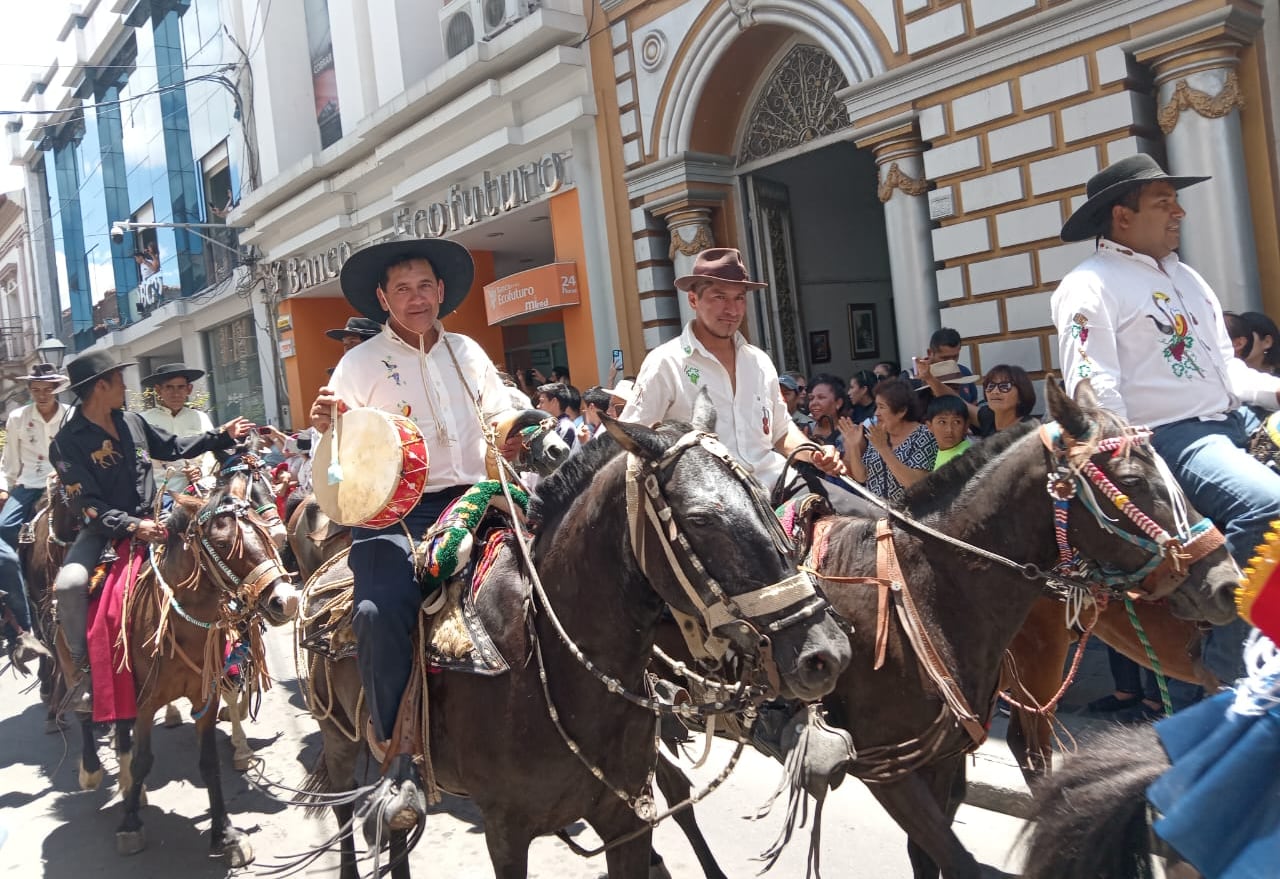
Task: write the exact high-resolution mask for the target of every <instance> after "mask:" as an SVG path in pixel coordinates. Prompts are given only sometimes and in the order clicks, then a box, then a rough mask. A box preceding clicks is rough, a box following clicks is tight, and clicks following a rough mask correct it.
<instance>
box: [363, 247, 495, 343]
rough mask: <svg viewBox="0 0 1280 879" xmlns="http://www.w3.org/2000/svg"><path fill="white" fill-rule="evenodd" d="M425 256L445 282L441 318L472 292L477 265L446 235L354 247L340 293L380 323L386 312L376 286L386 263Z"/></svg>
mask: <svg viewBox="0 0 1280 879" xmlns="http://www.w3.org/2000/svg"><path fill="white" fill-rule="evenodd" d="M414 258H416V259H425V260H426V261H427V262H429V263H431V267H432V268H433V269H435V273H436V277H437V278H439V279H440V281H441V282H442V283H443V284H444V302H442V303H441V304H440V317H444V316H445V315H446V314H448V313H449V312H451V311H453V310H454V309H455V308H457V307H458V306H459V305H461V304H462V300H463V299H466V298H467V293H469V292H470V291H471V281H472V280H473V279H474V278H475V273H476V266H475V263H474V262H473V261H472V259H471V252H470V251H469V250H467V249H466V248H465V247H463V246H462V245H461V244H458V243H457V242H456V241H449V240H448V239H446V238H413V239H409V240H406V241H387V242H385V243H383V244H375V245H373V246H372V247H366V248H364V249H363V250H357V251H356V252H355V253H353V254H352V255H351V258H350V259H348V260H347V261H346V263H345V264H344V265H343V266H342V276H341V283H342V295H343V296H345V297H347V301H348V302H350V303H351V304H352V305H353V306H354V307H355V309H356V311H358V312H360V313H361V314H363V315H364V316H365V317H367V318H369V319H370V320H372V321H376V322H377V323H379V324H384V323H386V322H387V311H386V309H384V308H383V307H382V305H381V304H380V303H379V302H378V292H377V291H378V285H379V284H381V283H382V272H383V270H384V269H385V268H386V267H387V265H388V264H390V263H393V262H399V261H400V260H404V259H414Z"/></svg>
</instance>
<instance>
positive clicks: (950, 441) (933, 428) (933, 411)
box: [924, 395, 973, 470]
mask: <svg viewBox="0 0 1280 879" xmlns="http://www.w3.org/2000/svg"><path fill="white" fill-rule="evenodd" d="M924 420H925V424H927V425H928V426H929V432H930V433H932V434H933V438H934V439H935V440H936V441H937V443H938V457H937V459H936V460H935V461H934V464H933V469H934V470H937V469H938V468H939V467H941V466H942V465H943V464H945V463H947V462H948V461H950V460H951V459H952V458H955V457H957V456H959V455H962V454H964V451H965V449H967V448H969V446H971V445H973V442H972V441H971V440H970V439H969V438H968V436H966V434H968V432H969V407H968V405H967V404H966V403H965V401H964V400H963V399H961V398H960V397H954V396H950V395H948V396H942V397H934V398H933V399H932V400H931V401H930V402H929V408H928V410H926V411H925V415H924Z"/></svg>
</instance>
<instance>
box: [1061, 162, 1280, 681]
mask: <svg viewBox="0 0 1280 879" xmlns="http://www.w3.org/2000/svg"><path fill="white" fill-rule="evenodd" d="M1207 179H1209V178H1207V177H1171V176H1169V175H1168V174H1165V173H1164V171H1163V170H1162V169H1161V168H1160V166H1159V165H1158V164H1156V162H1155V160H1154V159H1152V158H1151V157H1150V156H1146V155H1141V154H1139V155H1136V156H1131V157H1129V158H1126V159H1121V160H1120V161H1118V162H1116V163H1115V164H1113V165H1111V166H1110V167H1108V168H1106V169H1104V170H1103V171H1101V172H1099V173H1098V174H1096V175H1095V176H1094V177H1093V178H1092V179H1091V180H1090V181H1089V184H1088V187H1087V193H1088V200H1087V201H1086V202H1085V203H1084V204H1083V205H1082V206H1081V207H1080V208H1079V209H1078V210H1076V212H1075V213H1074V214H1072V216H1071V218H1070V219H1068V220H1067V222H1066V224H1065V225H1064V226H1063V227H1062V238H1063V240H1064V241H1086V240H1089V239H1096V241H1097V248H1098V249H1097V251H1096V252H1095V253H1094V254H1093V255H1091V256H1089V257H1088V258H1086V259H1085V260H1084V262H1082V263H1081V264H1080V265H1078V266H1077V267H1076V268H1075V269H1074V270H1072V271H1071V272H1070V273H1069V274H1068V275H1067V276H1066V277H1065V278H1063V279H1062V283H1061V284H1060V285H1059V286H1058V289H1057V291H1056V292H1055V293H1054V294H1053V300H1052V309H1053V318H1054V325H1055V326H1056V327H1057V328H1058V345H1059V351H1060V355H1061V362H1062V371H1063V375H1064V378H1065V379H1066V383H1067V390H1068V392H1071V393H1074V392H1075V390H1076V388H1077V387H1078V386H1080V385H1081V384H1082V383H1084V382H1086V381H1087V382H1088V383H1089V385H1090V386H1091V387H1092V390H1093V393H1094V394H1095V395H1096V396H1097V399H1098V402H1099V404H1101V405H1102V406H1103V407H1105V408H1107V409H1109V410H1111V411H1113V412H1115V413H1117V414H1118V415H1121V416H1123V417H1124V418H1126V419H1127V420H1128V421H1130V422H1131V423H1133V424H1143V425H1147V426H1149V427H1151V428H1152V429H1153V431H1154V433H1153V435H1152V444H1153V445H1154V447H1155V449H1156V451H1158V452H1159V453H1160V455H1161V457H1163V458H1164V459H1165V461H1167V462H1168V463H1169V465H1170V467H1171V468H1172V470H1173V473H1174V475H1175V476H1176V477H1177V479H1178V481H1179V482H1180V483H1181V484H1182V487H1183V489H1184V490H1186V492H1187V494H1188V495H1189V497H1190V498H1191V502H1192V503H1193V504H1194V505H1195V507H1196V509H1198V510H1199V511H1200V512H1202V513H1204V514H1205V515H1206V516H1208V517H1209V518H1210V519H1212V520H1213V521H1214V522H1215V523H1216V524H1217V525H1218V527H1220V528H1221V529H1222V531H1223V533H1224V535H1225V537H1226V539H1227V547H1228V549H1229V550H1230V551H1231V555H1232V556H1233V557H1234V558H1235V560H1236V563H1237V564H1239V565H1240V566H1241V567H1242V568H1243V567H1244V566H1245V565H1246V564H1247V563H1248V560H1249V557H1250V556H1251V555H1252V553H1253V550H1254V547H1255V546H1257V545H1258V543H1260V542H1261V541H1262V537H1263V535H1264V534H1265V533H1266V530H1267V526H1268V523H1270V522H1271V521H1272V520H1274V519H1278V518H1280V475H1277V474H1276V473H1275V472H1274V471H1273V470H1271V469H1269V468H1267V467H1265V466H1263V465H1262V464H1261V463H1259V462H1258V461H1256V460H1254V459H1253V458H1252V457H1250V456H1249V454H1248V453H1247V452H1245V450H1244V448H1245V444H1246V442H1247V440H1248V427H1247V424H1246V416H1245V414H1244V413H1243V412H1242V411H1241V404H1242V403H1249V404H1253V405H1258V406H1265V407H1267V408H1269V409H1275V408H1277V406H1280V378H1277V377H1275V376H1271V375H1266V374H1263V373H1261V372H1257V371H1256V370H1253V369H1251V368H1250V367H1248V366H1247V365H1246V364H1245V363H1244V361H1243V360H1239V359H1237V358H1236V357H1235V356H1234V352H1233V349H1232V347H1231V339H1230V337H1229V336H1228V334H1227V329H1226V326H1225V324H1224V323H1223V319H1222V306H1221V304H1220V303H1219V302H1218V297H1217V296H1216V295H1215V294H1214V292H1213V290H1212V289H1210V287H1209V285H1208V284H1207V283H1205V280H1204V278H1202V277H1200V275H1199V274H1197V273H1196V272H1195V271H1194V270H1193V269H1191V268H1190V267H1189V266H1187V265H1185V264H1183V263H1182V262H1181V261H1180V260H1179V259H1178V254H1177V253H1176V249H1177V247H1178V244H1179V242H1180V236H1181V227H1182V219H1183V217H1185V216H1186V211H1184V210H1183V209H1182V207H1181V206H1180V205H1179V204H1178V190H1180V189H1182V188H1184V187H1187V186H1191V185H1193V184H1196V183H1200V182H1202V181H1204V180H1207ZM1205 221H1206V222H1212V219H1211V218H1206V220H1205ZM1247 633H1248V626H1247V625H1246V624H1244V623H1243V621H1237V623H1236V624H1228V625H1226V626H1221V627H1218V628H1216V629H1214V630H1213V631H1212V632H1210V633H1209V635H1208V637H1207V638H1206V640H1205V643H1204V651H1203V658H1204V662H1205V664H1206V665H1207V666H1208V667H1209V668H1210V669H1211V670H1213V671H1214V672H1215V673H1216V674H1217V675H1218V676H1219V677H1220V678H1221V679H1222V680H1224V681H1230V680H1234V679H1235V678H1236V677H1237V676H1238V674H1239V673H1240V672H1242V671H1243V666H1242V664H1241V659H1240V657H1241V643H1242V641H1243V639H1244V637H1245V635H1246V634H1247Z"/></svg>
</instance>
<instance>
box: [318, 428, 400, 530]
mask: <svg viewBox="0 0 1280 879" xmlns="http://www.w3.org/2000/svg"><path fill="white" fill-rule="evenodd" d="M409 423H410V424H412V422H409ZM335 428H336V429H337V431H338V463H339V464H340V465H341V466H342V481H341V482H339V483H337V484H336V485H333V484H330V483H329V464H330V463H331V462H332V461H333V431H334V429H335ZM403 445H404V442H403V440H402V438H401V435H400V430H399V429H398V427H397V425H396V418H395V416H393V415H390V414H388V413H386V412H383V411H382V410H381V409H351V410H349V411H348V412H345V413H344V414H342V415H340V416H339V417H338V419H337V421H336V422H335V425H334V427H333V428H330V429H329V430H328V431H326V432H325V434H324V435H323V436H322V437H321V438H320V445H319V446H318V447H317V448H316V453H315V458H314V462H313V466H312V479H311V481H312V486H313V489H314V491H315V496H316V503H318V504H319V505H320V509H322V510H324V512H325V514H326V515H327V516H328V517H329V518H330V519H333V521H335V522H337V523H339V524H340V525H363V524H364V523H365V522H368V521H369V520H370V519H372V518H373V517H374V516H377V515H378V514H379V513H380V512H382V511H383V509H385V508H386V506H387V504H388V503H389V502H390V501H391V500H392V498H393V496H394V495H395V494H396V492H397V490H398V489H400V486H401V477H402V465H403V460H404V459H403V455H402V454H401V450H402V447H403Z"/></svg>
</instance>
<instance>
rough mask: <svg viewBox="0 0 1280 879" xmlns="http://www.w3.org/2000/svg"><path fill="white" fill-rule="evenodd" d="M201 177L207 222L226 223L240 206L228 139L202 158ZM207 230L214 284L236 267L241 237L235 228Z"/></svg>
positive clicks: (207, 271)
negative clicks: (235, 189)
mask: <svg viewBox="0 0 1280 879" xmlns="http://www.w3.org/2000/svg"><path fill="white" fill-rule="evenodd" d="M200 179H201V183H202V185H203V187H204V203H205V211H206V214H205V222H206V223H221V224H225V223H226V221H227V215H228V214H230V213H231V211H232V209H233V208H234V207H235V205H236V203H235V196H234V194H233V191H232V186H231V162H230V161H229V159H228V156H227V142H226V141H225V140H224V141H223V142H222V143H220V144H218V145H217V146H216V147H214V148H213V149H212V150H210V151H209V153H208V155H206V156H205V157H204V158H203V159H201V160H200ZM205 231H206V234H207V235H208V237H209V239H210V244H209V246H208V247H206V248H205V257H206V258H205V275H206V276H207V277H208V279H209V281H210V282H211V283H216V282H218V281H225V280H226V279H227V278H229V277H231V273H232V271H234V270H235V266H236V253H237V249H238V247H239V244H240V242H239V238H238V237H237V235H236V233H235V231H234V230H232V229H207V230H205Z"/></svg>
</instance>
